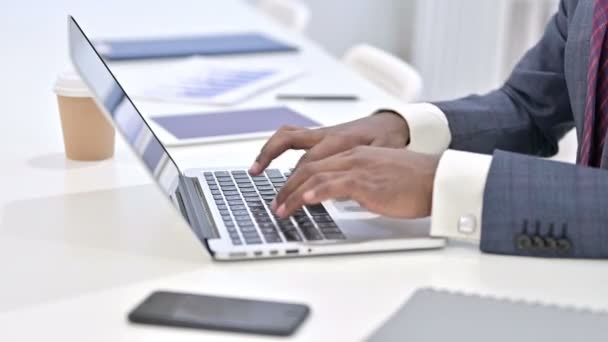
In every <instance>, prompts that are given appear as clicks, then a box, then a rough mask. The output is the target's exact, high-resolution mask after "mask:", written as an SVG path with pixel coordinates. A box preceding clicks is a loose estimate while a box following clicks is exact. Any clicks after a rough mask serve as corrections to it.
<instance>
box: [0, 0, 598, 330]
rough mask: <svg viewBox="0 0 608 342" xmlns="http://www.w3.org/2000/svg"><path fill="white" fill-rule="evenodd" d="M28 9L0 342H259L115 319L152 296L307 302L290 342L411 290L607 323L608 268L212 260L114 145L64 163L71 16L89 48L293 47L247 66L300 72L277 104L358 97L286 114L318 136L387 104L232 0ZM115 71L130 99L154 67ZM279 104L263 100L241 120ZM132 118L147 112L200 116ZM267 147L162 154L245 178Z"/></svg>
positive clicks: (354, 321)
mask: <svg viewBox="0 0 608 342" xmlns="http://www.w3.org/2000/svg"><path fill="white" fill-rule="evenodd" d="M31 2H33V1H21V2H16V3H14V4H12V5H11V6H8V8H5V9H4V10H3V11H2V13H0V41H3V42H4V47H3V48H2V55H3V56H2V63H0V71H1V74H2V75H3V82H1V83H0V93H1V94H3V95H4V96H2V104H3V114H2V118H3V123H2V125H0V143H1V144H2V146H3V148H2V151H3V153H2V156H1V157H0V160H1V165H2V168H3V173H2V174H3V177H2V178H1V179H0V188H1V189H2V191H0V274H1V275H2V276H1V279H2V280H1V283H2V286H1V287H0V289H2V291H1V293H0V340H3V341H13V340H41V339H42V338H45V339H48V338H49V337H50V339H51V340H63V341H70V340H87V341H92V340H99V341H109V340H125V341H127V340H128V341H137V340H142V341H143V340H145V341H156V340H159V341H160V340H171V341H182V340H183V341H190V340H192V341H194V340H197V341H198V340H200V339H201V338H211V339H212V340H214V341H216V340H237V339H248V340H255V339H258V338H257V337H251V336H243V335H236V334H224V333H208V332H198V331H187V330H180V329H166V328H151V327H139V326H132V325H129V324H128V323H127V322H126V318H125V317H126V313H127V312H128V311H129V310H130V309H131V308H132V307H133V306H134V305H135V304H136V303H137V302H138V301H140V300H141V299H142V298H143V297H145V296H146V295H147V294H148V293H149V292H151V291H153V290H155V289H159V288H162V289H173V290H184V291H192V292H202V293H209V294H221V295H229V296H240V297H254V298H267V299H273V300H286V301H297V302H306V303H309V304H310V306H311V307H312V315H311V316H310V319H309V320H308V321H307V322H306V323H305V325H304V326H303V327H302V328H301V329H300V331H299V332H298V333H297V334H296V335H295V336H294V338H293V339H294V340H302V341H304V340H307V341H309V340H341V341H350V340H360V339H362V338H364V337H365V336H367V335H369V334H370V333H371V331H372V330H373V329H374V328H375V327H377V326H378V325H379V324H380V323H381V322H382V321H383V320H384V319H386V318H387V317H388V316H389V315H390V314H391V313H392V312H393V311H395V310H396V309H397V307H398V306H399V305H400V303H401V302H403V301H404V300H405V299H406V298H407V297H408V296H409V295H410V294H411V293H412V292H413V291H414V290H415V289H416V288H417V287H420V286H435V287H441V288H449V289H460V290H465V291H471V292H480V293H487V294H494V295H498V296H508V297H513V298H521V299H528V300H540V301H546V302H554V303H561V304H567V305H576V306H583V305H584V306H591V307H594V308H604V309H608V288H607V287H606V284H607V283H608V266H607V265H606V264H605V263H604V262H602V261H578V260H543V259H526V258H515V257H502V256H494V255H483V254H481V253H480V252H479V251H478V250H477V248H475V247H473V246H469V245H461V244H454V243H451V244H450V245H449V246H448V248H446V249H444V250H438V251H420V252H404V253H390V254H373V255H354V256H336V257H316V258H303V259H291V260H273V261H251V262H240V263H215V262H212V261H211V260H210V259H209V257H208V256H207V255H206V254H205V253H204V250H203V249H202V247H201V246H200V245H199V243H198V242H197V241H196V240H195V239H194V236H193V235H192V233H191V232H190V231H189V229H188V228H187V227H186V226H185V225H184V224H182V223H181V221H179V219H178V216H177V215H176V214H175V213H174V212H173V211H172V209H171V208H170V207H169V206H168V204H167V202H166V201H163V200H162V199H161V194H160V193H159V192H158V191H157V189H156V188H155V187H154V186H152V185H151V182H150V179H149V178H148V176H147V175H146V174H145V172H144V171H143V169H142V168H141V167H140V165H138V164H137V163H136V161H135V160H134V158H133V157H132V156H131V155H130V154H129V153H128V152H127V150H126V148H125V146H124V144H122V143H120V142H119V143H118V145H117V152H116V156H115V158H113V159H112V160H109V161H104V162H100V163H77V162H70V161H66V160H65V159H64V157H63V145H62V139H61V128H60V125H59V119H58V114H57V110H56V104H55V98H54V96H53V94H52V84H53V81H54V78H55V76H56V74H57V73H58V72H59V71H60V70H62V69H63V68H65V66H66V65H67V53H66V45H67V41H66V40H67V39H66V34H65V31H66V15H67V14H68V13H71V14H73V15H74V16H75V17H76V18H77V19H78V20H79V21H80V23H81V24H82V26H83V27H84V28H85V30H86V31H87V32H88V33H89V34H90V35H91V36H92V37H98V38H100V37H120V36H133V35H135V36H153V35H155V34H166V35H168V34H176V33H202V32H218V31H226V30H228V31H242V30H257V31H264V32H268V33H270V34H272V35H274V36H276V37H278V38H281V39H285V40H287V41H290V42H294V43H296V44H298V45H299V46H301V47H302V48H303V51H302V53H301V54H298V55H274V56H266V57H264V58H263V59H262V57H259V56H258V57H253V56H250V57H246V58H250V59H251V60H252V61H260V60H263V61H270V62H271V63H284V64H297V65H300V66H301V67H303V68H304V69H305V70H306V71H307V73H306V75H305V76H304V77H302V78H301V79H299V80H297V81H295V82H293V83H290V84H287V85H285V86H284V87H283V88H282V89H280V90H277V91H283V92H286V91H288V90H293V91H299V92H305V91H310V90H315V91H316V92H318V91H320V90H324V89H327V90H328V91H329V90H335V89H340V90H343V91H348V92H351V91H352V92H355V93H357V94H359V95H360V96H361V97H362V98H363V99H364V100H363V101H361V102H358V103H316V104H315V103H301V104H299V105H297V106H295V107H294V108H296V109H297V110H300V111H302V112H303V113H305V114H307V115H310V116H311V117H314V118H317V119H318V120H320V121H321V122H323V123H324V124H333V123H337V122H341V121H346V120H349V119H353V118H356V117H360V116H364V115H366V114H367V113H369V111H370V110H371V109H372V108H373V107H374V106H388V105H390V104H391V101H392V100H391V99H390V98H388V97H386V96H385V95H384V94H383V93H382V92H380V91H379V90H378V89H376V88H375V87H373V86H371V85H370V84H368V83H367V82H365V81H364V80H363V79H361V78H359V77H358V76H357V75H355V74H353V73H351V72H350V71H349V70H347V69H346V68H345V67H344V66H342V65H341V64H339V63H338V62H337V61H336V60H335V59H333V58H332V57H330V56H329V55H327V54H326V53H325V52H324V51H322V50H321V49H320V48H318V47H317V46H316V45H315V44H313V43H311V42H310V41H308V40H307V39H306V38H304V37H301V36H298V35H294V34H291V33H288V32H286V31H284V30H282V29H281V28H279V27H277V26H275V25H274V24H272V23H271V22H269V21H267V20H266V19H265V18H263V17H261V16H259V15H258V14H256V13H255V12H254V11H253V10H252V9H250V8H249V7H248V6H246V5H244V4H243V3H241V2H239V1H236V0H222V1H212V0H207V1H203V0H199V1H195V0H191V1H186V0H180V1H171V2H166V1H160V0H154V1H152V0H147V1H118V0H108V1H104V2H103V5H102V4H101V3H99V2H93V1H90V2H87V1H80V0H72V1H70V0H60V1H53V2H46V1H44V2H43V1H38V2H37V4H33V3H31ZM239 58H242V57H239ZM112 67H113V69H114V71H115V72H116V74H117V75H118V78H119V79H120V80H121V81H123V82H124V83H125V86H126V88H127V91H128V88H129V86H128V84H129V82H131V81H130V80H132V77H133V75H134V74H133V73H135V74H137V72H138V71H139V72H141V71H142V70H143V69H146V68H148V69H149V68H150V67H153V65H151V64H145V65H142V64H138V63H131V64H128V63H127V64H120V65H113V66H112ZM148 69H146V70H148ZM332 92H335V91H332ZM274 103H276V102H275V100H274V96H273V93H268V94H266V95H264V96H261V97H258V98H256V99H254V100H252V101H250V102H248V103H245V104H242V105H241V106H242V107H247V106H259V105H269V104H274ZM137 105H138V106H139V107H140V109H142V110H143V111H144V112H145V113H146V114H152V113H158V112H167V111H174V110H179V111H196V110H201V109H205V107H202V106H175V105H171V106H169V105H159V104H152V103H145V102H138V103H137ZM262 144H263V140H255V141H241V142H232V143H225V144H215V145H200V146H191V147H180V148H173V149H172V150H171V152H172V153H173V154H174V156H175V157H176V159H177V162H178V163H179V164H180V165H181V166H183V167H184V168H186V167H196V166H209V167H213V166H246V165H248V164H249V163H250V161H251V160H252V158H253V157H254V155H255V153H256V152H257V151H258V149H259V147H260V146H261V145H262ZM297 156H298V154H297V153H289V154H287V155H286V156H285V157H283V158H281V159H280V160H279V161H278V162H277V163H278V164H282V165H291V164H292V163H293V162H294V161H295V160H296V159H297Z"/></svg>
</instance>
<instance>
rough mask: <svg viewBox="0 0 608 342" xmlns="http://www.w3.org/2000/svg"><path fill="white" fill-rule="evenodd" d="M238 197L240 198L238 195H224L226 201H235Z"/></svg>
mask: <svg viewBox="0 0 608 342" xmlns="http://www.w3.org/2000/svg"><path fill="white" fill-rule="evenodd" d="M240 199H241V196H239V195H233V196H226V201H237V200H240Z"/></svg>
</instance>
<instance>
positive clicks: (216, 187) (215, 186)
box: [209, 185, 220, 190]
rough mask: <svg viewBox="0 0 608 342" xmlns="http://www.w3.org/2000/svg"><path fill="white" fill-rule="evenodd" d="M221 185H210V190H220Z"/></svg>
mask: <svg viewBox="0 0 608 342" xmlns="http://www.w3.org/2000/svg"><path fill="white" fill-rule="evenodd" d="M219 189H220V187H219V186H217V185H209V190H219Z"/></svg>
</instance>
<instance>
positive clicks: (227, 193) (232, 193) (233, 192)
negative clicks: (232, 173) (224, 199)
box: [224, 191, 239, 196]
mask: <svg viewBox="0 0 608 342" xmlns="http://www.w3.org/2000/svg"><path fill="white" fill-rule="evenodd" d="M224 195H226V196H236V195H239V192H238V191H224Z"/></svg>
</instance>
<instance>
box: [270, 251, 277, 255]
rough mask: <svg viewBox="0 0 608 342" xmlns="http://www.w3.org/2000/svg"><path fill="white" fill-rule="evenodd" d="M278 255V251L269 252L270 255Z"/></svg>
mask: <svg viewBox="0 0 608 342" xmlns="http://www.w3.org/2000/svg"><path fill="white" fill-rule="evenodd" d="M278 254H279V251H274V250H273V251H270V255H278Z"/></svg>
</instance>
